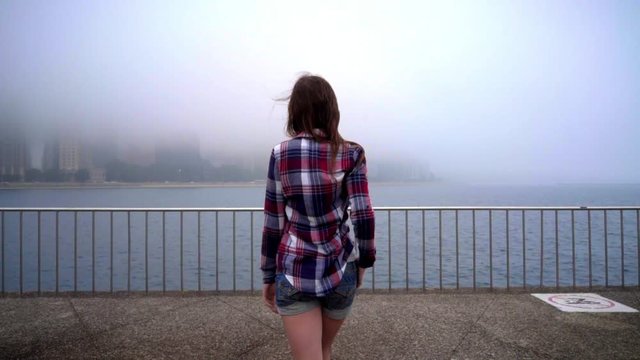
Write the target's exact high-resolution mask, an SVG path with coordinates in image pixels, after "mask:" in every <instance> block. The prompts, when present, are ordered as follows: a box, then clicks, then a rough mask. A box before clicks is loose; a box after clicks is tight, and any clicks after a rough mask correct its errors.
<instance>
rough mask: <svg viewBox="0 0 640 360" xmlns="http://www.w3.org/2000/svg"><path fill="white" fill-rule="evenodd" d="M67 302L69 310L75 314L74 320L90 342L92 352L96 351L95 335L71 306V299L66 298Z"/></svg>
mask: <svg viewBox="0 0 640 360" xmlns="http://www.w3.org/2000/svg"><path fill="white" fill-rule="evenodd" d="M67 302H68V303H69V306H71V310H73V313H74V314H75V316H76V319H78V322H79V323H80V327H81V328H82V330H83V332H84V333H85V334H87V337H88V338H89V340H90V342H91V346H93V348H94V350H98V345H97V343H96V341H97V339H96V337H95V335H96V334H94V333H93V332H92V331H91V329H89V327H88V326H87V325H86V324H85V323H84V321H83V320H82V317H80V314H79V313H78V311H77V310H76V307H75V306H73V302H72V301H71V298H67Z"/></svg>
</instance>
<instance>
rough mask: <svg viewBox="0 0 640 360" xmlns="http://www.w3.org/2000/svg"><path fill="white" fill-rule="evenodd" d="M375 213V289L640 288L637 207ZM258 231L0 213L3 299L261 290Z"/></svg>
mask: <svg viewBox="0 0 640 360" xmlns="http://www.w3.org/2000/svg"><path fill="white" fill-rule="evenodd" d="M375 211H376V244H377V249H378V254H377V261H376V264H375V266H374V268H373V269H372V270H371V271H369V272H368V274H367V276H366V279H365V283H364V287H365V288H368V289H370V290H371V291H373V292H376V291H392V290H395V289H405V290H409V289H422V290H425V291H426V290H430V289H453V288H455V289H461V288H463V289H474V290H475V289H477V288H488V289H501V288H506V289H511V288H516V287H517V288H524V289H528V288H543V287H555V288H564V287H572V288H577V287H585V288H586V287H589V288H591V287H594V286H597V287H619V286H621V287H625V286H638V284H639V281H638V280H639V279H640V264H639V259H640V240H639V238H640V236H639V234H640V207H376V208H375ZM256 217H257V218H258V219H259V220H256ZM261 232H262V209H261V208H0V252H1V256H0V258H1V275H0V278H1V294H2V295H5V294H14V293H15V294H20V295H22V294H38V295H40V294H49V293H55V294H58V293H61V292H65V293H67V292H74V293H92V294H95V293H103V292H108V293H114V292H134V291H135V292H141V291H142V292H168V291H180V292H182V291H199V292H211V291H213V292H220V291H231V292H238V291H256V290H259V289H260V287H261V279H262V277H261V274H260V270H259V259H260V237H261ZM454 264H455V266H454Z"/></svg>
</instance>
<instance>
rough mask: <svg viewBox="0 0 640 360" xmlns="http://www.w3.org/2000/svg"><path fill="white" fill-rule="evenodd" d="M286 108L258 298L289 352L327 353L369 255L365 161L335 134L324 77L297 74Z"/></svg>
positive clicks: (274, 161) (273, 165)
mask: <svg viewBox="0 0 640 360" xmlns="http://www.w3.org/2000/svg"><path fill="white" fill-rule="evenodd" d="M288 112H289V115H288V121H287V133H288V135H289V136H291V139H289V140H286V141H284V142H282V143H280V144H278V145H276V146H275V147H274V148H273V150H272V152H271V160H270V162H269V175H268V180H267V192H266V199H265V205H264V212H265V222H264V231H263V237H262V262H261V269H262V271H263V275H264V278H263V280H264V286H263V299H264V301H265V303H266V305H267V306H268V307H269V308H270V309H271V310H272V311H273V312H275V313H278V314H280V315H281V316H282V321H283V324H284V329H285V332H286V335H287V338H288V340H289V346H290V347H291V351H292V354H293V357H294V358H296V359H321V358H322V359H330V357H331V344H332V343H333V339H334V338H335V336H336V334H337V333H338V330H340V326H341V325H342V323H343V322H344V320H345V318H346V317H347V315H348V314H349V312H350V310H351V305H352V303H353V299H354V296H355V292H356V287H359V286H360V284H361V283H362V279H363V276H364V273H365V269H366V268H368V267H371V266H373V263H374V261H375V253H376V249H375V242H374V214H373V209H372V207H371V201H370V200H369V190H368V183H367V168H366V161H365V157H364V150H363V148H362V147H361V146H359V145H358V144H356V143H353V142H349V141H345V140H344V139H343V138H342V137H341V136H340V133H339V132H338V123H339V121H340V112H339V110H338V101H337V99H336V96H335V93H334V92H333V89H332V88H331V85H329V83H328V82H327V81H326V80H324V79H323V78H321V77H319V76H312V75H304V76H302V77H300V78H299V79H298V80H297V82H296V84H295V85H294V87H293V90H292V92H291V95H290V96H289V106H288ZM349 205H350V206H351V212H350V213H349V212H347V207H348V206H349ZM349 215H350V216H351V222H352V224H353V228H354V233H355V234H354V235H355V240H354V239H352V238H351V237H350V236H349V226H348V225H347V222H346V221H347V219H348V217H349Z"/></svg>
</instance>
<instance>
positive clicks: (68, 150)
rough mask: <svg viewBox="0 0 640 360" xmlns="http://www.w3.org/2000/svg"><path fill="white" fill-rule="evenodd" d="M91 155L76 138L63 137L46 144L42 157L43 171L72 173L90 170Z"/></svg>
mask: <svg viewBox="0 0 640 360" xmlns="http://www.w3.org/2000/svg"><path fill="white" fill-rule="evenodd" d="M91 167H92V166H91V155H90V152H89V151H87V149H85V147H83V146H82V144H81V143H80V140H79V139H78V138H76V137H74V136H69V135H63V136H60V137H58V138H56V139H53V140H51V141H49V142H47V143H46V144H45V147H44V154H43V156H42V169H43V170H60V171H62V172H67V173H72V172H76V171H78V170H79V169H90V168H91Z"/></svg>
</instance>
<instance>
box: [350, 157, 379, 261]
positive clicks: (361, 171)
mask: <svg viewBox="0 0 640 360" xmlns="http://www.w3.org/2000/svg"><path fill="white" fill-rule="evenodd" d="M358 159H361V160H360V161H358ZM354 162H355V164H356V166H355V167H354V169H353V170H352V171H351V173H350V174H349V175H348V176H347V179H346V181H347V193H348V195H349V202H350V203H351V223H352V224H353V230H354V233H355V238H356V243H357V244H358V249H359V250H360V259H358V267H359V268H362V269H364V268H369V267H372V266H373V263H374V262H375V260H376V243H375V238H374V237H375V218H374V213H373V207H372V206H371V199H370V198H369V183H368V180H367V162H366V159H365V157H364V150H363V149H362V148H361V147H360V146H357V147H356V150H355V151H354Z"/></svg>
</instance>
